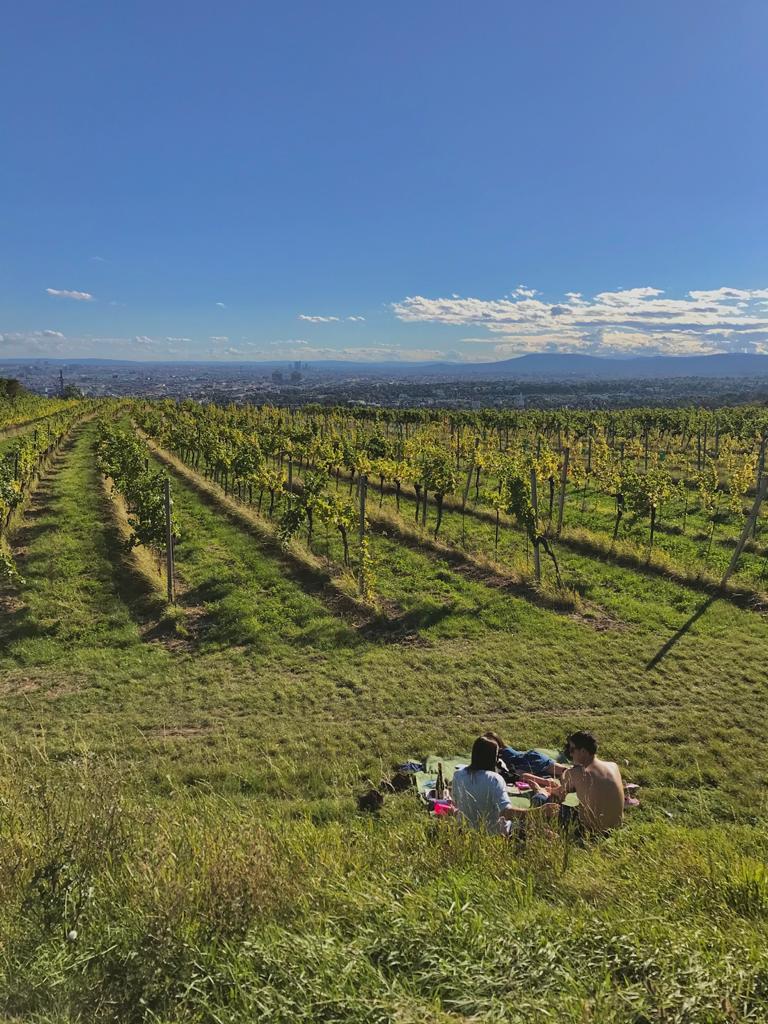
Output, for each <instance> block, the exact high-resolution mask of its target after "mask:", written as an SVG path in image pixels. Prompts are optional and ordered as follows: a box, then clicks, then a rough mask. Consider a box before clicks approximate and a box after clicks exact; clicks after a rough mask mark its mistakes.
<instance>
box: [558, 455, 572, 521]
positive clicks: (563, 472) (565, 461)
mask: <svg viewBox="0 0 768 1024" xmlns="http://www.w3.org/2000/svg"><path fill="white" fill-rule="evenodd" d="M570 457H571V449H570V448H563V467H562V470H561V471H560V502H559V505H558V508H557V536H558V537H559V536H560V531H561V530H562V528H563V514H564V512H565V486H566V484H567V483H568V462H569V460H570Z"/></svg>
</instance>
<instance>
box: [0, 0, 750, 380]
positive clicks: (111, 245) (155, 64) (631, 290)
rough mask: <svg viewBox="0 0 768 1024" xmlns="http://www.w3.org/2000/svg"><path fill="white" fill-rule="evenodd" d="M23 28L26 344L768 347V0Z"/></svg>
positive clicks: (3, 189)
mask: <svg viewBox="0 0 768 1024" xmlns="http://www.w3.org/2000/svg"><path fill="white" fill-rule="evenodd" d="M3 22H4V23H3V37H4V43H5V45H4V47H3V60H2V63H1V64H0V88H2V95H3V97H4V100H5V102H4V103H3V104H2V110H0V131H1V133H2V134H1V136H0V137H1V138H2V140H3V145H2V158H1V159H0V197H2V199H1V202H2V218H1V221H0V223H1V228H0V336H1V337H2V341H1V342H0V357H10V356H16V355H21V354H24V355H26V354H28V355H73V356H74V355H103V356H114V357H133V358H154V359H160V358H222V359H227V358H232V359H242V358H252V359H274V358H297V357H301V358H307V359H318V358H333V357H340V358H368V359H371V358H387V359H389V358H402V359H416V358H446V357H447V358H453V359H462V360H473V361H474V360H484V359H498V358H504V357H506V356H510V355H514V354H517V353H521V352H529V351H547V350H550V351H551V350H554V351H584V352H595V353H605V354H611V353H621V354H629V353H638V352H640V353H651V352H670V353H671V352H674V353H680V354H685V353H692V352H706V351H729V350H748V351H749V350H752V351H763V350H765V351H768V266H767V263H766V244H765V239H766V237H768V230H767V229H768V203H767V202H766V198H767V196H766V180H768V173H767V168H768V129H767V127H766V116H765V112H766V109H768V104H767V101H768V95H767V93H768V63H767V62H766V60H765V44H766V39H767V38H768V4H766V3H765V0H739V2H737V3H734V4H728V3H725V2H724V0H696V2H692V0H663V2H662V0H645V2H644V3H642V4H629V3H618V4H617V3H616V2H615V0H613V2H607V0H606V2H602V0H600V2H594V0H582V2H581V3H576V2H574V0H546V2H545V0H538V2H536V3H534V2H531V0H528V2H523V0H506V2H489V3H484V2H479V3H475V4H468V3H466V0H465V2H451V0H440V2H437V0H417V2H414V0H409V2H408V3H406V2H400V0H390V2H388V3H387V4H368V3H361V2H360V0H357V2H355V3H351V2H333V0H331V2H329V3H326V4H319V3H317V2H312V3H309V2H300V3H299V2H293V3H291V2H289V0H284V2H283V3H280V4H277V3H271V4H267V3H260V2H253V0H251V2H226V0H225V2H224V3H220V4H215V5H214V4H209V3H201V2H195V0H192V2H186V3H180V2H176V0H163V2H162V3H157V2H155V3H148V2H145V0H132V2H131V3H125V4H120V5H118V4H105V3H103V0H102V2H98V3H97V2H88V0H86V2H79V3H77V4H74V5H65V4H61V3H58V2H57V3H54V2H29V3H27V4H14V5H7V7H6V11H5V13H4V19H3Z"/></svg>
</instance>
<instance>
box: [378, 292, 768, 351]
mask: <svg viewBox="0 0 768 1024" xmlns="http://www.w3.org/2000/svg"><path fill="white" fill-rule="evenodd" d="M537 294H538V293H536V292H535V291H534V290H533V289H529V288H525V287H524V286H520V287H519V288H517V290H516V291H515V292H513V293H512V294H511V295H508V296H504V297H503V298H501V299H492V300H487V299H477V298H461V297H459V296H458V295H452V296H451V297H450V298H437V299H431V298H426V297H424V296H422V295H415V296H410V297H408V298H406V299H403V300H402V301H401V302H396V303H394V304H393V310H394V312H395V315H396V316H397V318H398V319H399V320H401V321H403V322H406V323H432V324H445V325H450V326H453V327H456V326H461V327H473V328H474V327H480V328H483V329H485V330H486V331H488V334H487V335H485V336H483V337H467V338H463V339H462V341H463V342H465V343H470V344H479V345H491V346H492V347H493V348H492V351H493V355H494V356H495V357H497V358H504V357H507V356H514V355H522V354H525V353H530V352H583V353H587V354H591V355H606V356H616V355H702V354H714V353H718V352H756V353H762V354H765V353H768V288H760V289H744V288H716V289H710V290H703V291H689V292H687V294H686V296H685V298H682V299H673V298H667V297H665V293H664V292H663V291H662V290H661V289H659V288H649V287H643V288H628V289H622V290H620V291H614V292H599V293H598V294H596V295H595V296H594V297H593V298H591V299H586V298H584V297H583V296H582V295H581V294H580V293H578V292H568V293H566V295H565V297H564V300H563V301H561V302H545V301H543V300H542V299H540V298H535V296H536V295H537Z"/></svg>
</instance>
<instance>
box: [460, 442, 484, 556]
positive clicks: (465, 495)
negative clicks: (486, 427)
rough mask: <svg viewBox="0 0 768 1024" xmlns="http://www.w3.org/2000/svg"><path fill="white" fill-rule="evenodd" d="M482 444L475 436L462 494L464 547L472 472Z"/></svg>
mask: <svg viewBox="0 0 768 1024" xmlns="http://www.w3.org/2000/svg"><path fill="white" fill-rule="evenodd" d="M479 445H480V441H479V439H478V438H475V450H474V452H473V453H472V458H471V459H470V462H469V469H468V470H467V482H466V484H465V485H464V493H463V494H462V496H461V546H462V547H464V546H465V544H466V536H467V534H466V513H467V498H468V497H469V488H470V487H471V486H472V474H473V473H474V471H475V458H476V457H477V449H478V447H479Z"/></svg>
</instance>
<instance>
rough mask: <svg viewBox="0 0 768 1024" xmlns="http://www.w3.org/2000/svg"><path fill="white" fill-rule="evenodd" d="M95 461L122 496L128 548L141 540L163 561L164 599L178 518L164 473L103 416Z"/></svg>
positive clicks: (131, 436) (170, 588)
mask: <svg viewBox="0 0 768 1024" xmlns="http://www.w3.org/2000/svg"><path fill="white" fill-rule="evenodd" d="M96 463H97V465H98V468H99V470H100V472H101V473H103V474H104V477H105V478H107V479H110V480H111V481H112V485H113V489H114V490H116V491H117V492H118V493H119V494H120V495H121V496H122V497H123V499H124V500H125V503H126V506H127V510H128V525H129V526H130V528H131V534H130V537H129V538H128V542H127V543H128V549H129V550H132V549H133V548H134V547H136V546H137V545H139V544H141V545H144V546H145V547H147V548H149V549H150V550H151V551H153V552H154V553H155V555H156V556H157V559H158V565H160V564H163V562H164V564H165V570H166V585H167V593H168V600H169V601H173V600H174V596H175V593H174V591H175V587H174V566H173V547H174V542H175V538H176V537H177V536H178V532H179V530H178V520H177V517H176V513H175V511H174V509H173V503H172V501H171V497H170V484H169V480H168V476H167V474H165V473H164V472H163V471H162V470H159V469H154V468H152V466H151V462H150V452H149V449H148V448H147V446H146V444H144V443H143V442H142V441H141V440H140V439H139V438H138V437H137V436H136V434H135V432H134V431H133V430H131V429H129V428H125V427H122V426H120V425H119V424H116V423H114V422H111V421H109V420H106V419H103V420H101V421H100V422H99V425H98V437H97V441H96Z"/></svg>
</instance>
